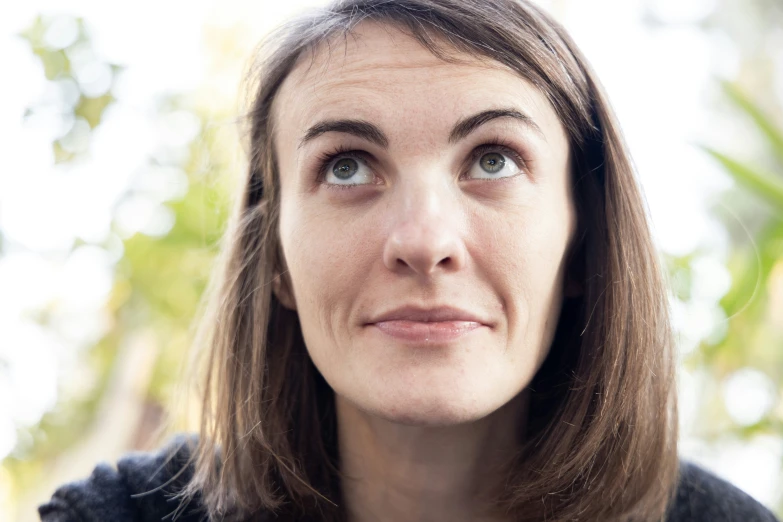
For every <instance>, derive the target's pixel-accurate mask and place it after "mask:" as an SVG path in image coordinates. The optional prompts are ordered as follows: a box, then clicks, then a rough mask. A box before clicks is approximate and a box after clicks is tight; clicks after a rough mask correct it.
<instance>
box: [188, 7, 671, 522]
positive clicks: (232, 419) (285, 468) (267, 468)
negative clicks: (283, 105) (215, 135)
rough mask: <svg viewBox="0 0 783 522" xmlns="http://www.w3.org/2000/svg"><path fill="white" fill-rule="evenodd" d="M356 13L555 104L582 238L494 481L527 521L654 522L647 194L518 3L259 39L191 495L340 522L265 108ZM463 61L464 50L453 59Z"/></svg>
mask: <svg viewBox="0 0 783 522" xmlns="http://www.w3.org/2000/svg"><path fill="white" fill-rule="evenodd" d="M362 21H372V22H375V23H381V24H388V25H389V26H393V27H395V28H397V29H400V30H402V31H404V32H406V33H407V34H409V35H410V36H412V37H413V38H415V39H416V40H418V41H419V42H420V43H421V44H422V45H423V46H424V47H426V48H427V49H429V50H430V51H431V52H432V53H433V54H435V55H436V56H438V57H439V58H442V59H443V60H453V59H456V58H458V56H459V55H460V54H461V53H467V54H469V55H471V56H473V57H479V58H481V59H485V60H494V61H496V62H500V63H501V64H503V65H505V66H507V67H509V68H510V69H512V70H513V71H515V72H517V73H518V74H519V75H520V77H522V78H525V79H526V80H528V81H530V82H532V84H533V85H535V86H536V87H537V88H538V89H539V90H540V91H541V92H542V93H543V94H544V95H545V96H546V98H547V99H548V101H549V103H551V105H552V107H553V108H554V110H555V112H556V113H557V115H558V116H559V118H560V120H561V122H562V123H563V125H564V127H565V129H566V132H567V134H568V137H569V142H570V154H571V182H572V183H573V189H574V190H573V193H574V195H575V196H574V197H575V204H576V208H577V223H578V225H577V226H578V235H577V236H576V243H575V245H574V247H573V248H572V250H571V254H570V256H569V261H568V262H569V265H570V267H569V273H571V274H572V277H576V278H577V280H578V282H579V284H580V285H581V290H582V291H581V293H580V295H579V296H578V297H575V298H568V299H565V301H564V304H563V307H562V310H561V313H560V318H559V323H558V328H557V332H556V334H555V338H554V341H553V344H552V346H551V349H550V352H549V355H548V357H547V359H546V360H545V362H544V363H543V365H542V367H541V368H540V370H539V371H538V373H537V374H536V375H535V377H534V378H533V381H532V382H531V383H530V385H529V387H530V389H531V404H530V410H529V420H528V432H527V433H526V435H525V440H524V441H521V442H522V444H523V446H522V447H523V450H522V451H521V452H520V453H519V454H515V455H509V466H508V473H507V476H504V477H501V480H499V481H498V484H499V485H502V488H501V490H499V491H497V492H496V493H497V495H496V500H497V502H496V507H497V509H498V512H499V513H503V514H506V515H507V516H509V517H510V518H513V519H514V520H519V521H530V522H533V521H535V522H539V521H544V520H547V521H553V522H555V521H574V520H580V521H602V522H603V521H614V520H618V521H620V520H622V521H631V520H632V521H652V520H662V519H663V518H664V516H665V513H666V509H667V506H668V504H669V503H670V502H671V499H672V494H673V491H674V489H675V486H676V483H677V478H678V456H677V409H676V396H675V384H674V356H673V341H672V334H671V330H670V323H669V318H668V300H667V293H666V289H665V285H664V277H663V274H662V272H661V266H660V264H659V260H658V256H657V253H656V250H655V248H654V246H653V243H652V241H651V234H650V230H649V226H648V222H647V217H646V211H645V204H644V201H643V198H642V195H641V191H640V188H639V186H638V184H637V181H636V179H635V175H634V171H633V167H632V163H631V160H630V157H629V154H628V151H627V149H626V146H625V144H624V142H623V138H622V136H621V133H620V130H619V128H618V124H617V121H616V119H615V116H614V115H613V113H612V110H611V108H610V106H609V104H608V102H607V99H606V96H605V94H604V93H603V91H602V88H601V87H600V85H599V83H598V80H597V79H596V77H595V74H594V73H593V71H592V70H591V69H590V67H589V66H588V64H587V62H586V60H585V58H584V57H583V56H582V54H581V53H580V51H579V50H578V49H577V48H576V46H575V44H574V42H573V41H572V40H571V38H570V37H569V36H568V34H567V33H566V31H565V30H564V29H563V28H562V27H561V26H560V25H559V24H558V23H557V22H555V21H554V20H553V19H552V18H551V17H550V16H548V15H547V14H546V13H544V12H543V11H541V10H540V9H539V8H537V7H536V6H534V5H532V4H530V3H529V2H528V1H527V0H340V1H337V2H335V3H333V4H331V5H330V6H329V7H327V8H325V9H323V10H320V11H316V12H314V13H312V14H309V15H307V16H303V17H300V18H297V19H296V20H294V21H292V22H291V23H289V24H287V25H285V26H284V27H283V28H282V29H280V30H279V31H278V32H277V33H275V34H274V35H273V36H272V37H270V38H269V39H268V40H267V43H266V44H265V47H264V48H263V49H264V53H263V57H262V58H260V59H259V61H258V62H257V67H255V68H254V69H253V73H252V77H251V80H252V82H253V87H252V91H251V98H250V103H251V105H250V106H249V108H248V109H249V111H248V113H247V122H248V125H249V127H248V131H249V132H248V139H249V144H248V147H249V148H248V150H249V169H248V172H247V176H246V178H245V180H244V182H243V184H242V189H241V190H242V192H241V197H240V198H239V201H238V205H237V208H236V211H235V214H234V216H233V220H232V222H231V225H230V228H229V231H228V233H227V235H226V239H225V241H226V242H225V244H224V250H223V254H224V257H223V262H222V264H221V265H220V266H221V268H220V272H219V276H218V277H217V278H216V279H215V281H214V285H213V287H212V292H211V293H210V294H209V297H208V302H209V306H208V307H207V314H206V317H205V318H204V319H203V325H205V329H204V330H203V333H204V335H202V336H201V340H202V341H204V342H205V346H206V348H207V355H208V356H207V359H206V363H207V366H206V372H207V373H206V376H205V377H206V387H205V396H204V402H203V417H202V426H201V436H200V438H199V442H198V447H197V448H196V450H195V453H194V462H195V474H194V476H193V479H192V480H191V481H190V485H189V489H188V492H189V493H190V494H193V495H198V496H199V497H200V498H201V500H202V502H203V503H204V505H205V507H206V509H207V510H208V512H209V514H210V515H211V516H212V517H213V518H214V519H220V518H221V517H226V518H234V517H233V516H232V515H237V516H238V517H239V518H245V519H252V518H254V517H256V516H258V515H259V514H260V513H262V512H269V511H274V512H275V514H276V515H277V517H278V518H277V519H278V520H324V521H338V520H345V518H346V514H345V510H344V509H343V507H342V498H341V490H340V482H341V481H340V470H339V455H338V453H337V440H336V438H337V435H336V426H335V411H334V392H333V391H332V390H331V389H330V388H329V386H328V385H327V384H326V382H325V381H324V379H323V377H322V376H321V375H320V373H319V372H318V370H317V369H316V368H315V366H314V365H313V363H312V361H311V359H310V357H309V355H308V353H307V349H306V347H305V344H304V341H303V339H302V334H301V330H300V325H299V320H298V316H297V314H296V312H294V311H291V310H289V309H287V308H285V307H284V306H283V305H282V304H281V302H280V301H279V300H278V298H277V297H276V293H275V292H274V291H273V290H274V289H275V288H282V287H284V286H285V285H290V282H289V281H288V280H287V275H286V265H285V259H284V258H283V256H282V253H281V249H280V242H279V238H278V216H279V208H280V192H279V173H278V169H277V162H276V160H275V154H274V147H273V128H274V121H273V118H272V105H273V101H274V99H275V96H276V93H277V91H278V89H279V88H280V85H281V84H282V82H283V81H284V80H285V78H286V77H287V76H288V74H289V73H290V72H291V70H292V68H293V67H294V66H295V64H296V63H298V61H299V60H300V58H303V59H306V58H304V57H306V56H307V54H308V53H310V52H312V51H313V50H314V49H315V48H316V47H319V46H323V45H327V46H330V47H331V46H334V45H336V44H339V42H340V40H341V39H345V38H348V37H350V35H351V32H352V30H353V29H354V28H355V27H356V26H357V24H359V23H361V22H362ZM462 55H463V56H464V54H462Z"/></svg>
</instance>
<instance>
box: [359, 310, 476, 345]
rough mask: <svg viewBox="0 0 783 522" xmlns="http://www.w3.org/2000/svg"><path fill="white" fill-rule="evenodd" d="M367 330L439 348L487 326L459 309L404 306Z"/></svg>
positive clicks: (374, 321) (377, 320) (376, 319)
mask: <svg viewBox="0 0 783 522" xmlns="http://www.w3.org/2000/svg"><path fill="white" fill-rule="evenodd" d="M367 326H370V327H373V329H376V330H377V331H379V332H380V333H382V334H384V335H386V336H389V337H393V338H395V339H396V340H399V341H403V342H409V343H416V344H442V343H448V342H451V341H456V340H458V339H460V338H461V337H463V336H465V335H468V334H470V333H471V332H474V331H476V330H478V329H481V328H483V327H487V326H488V324H487V323H486V321H485V320H482V319H481V318H479V317H478V316H477V315H476V314H473V313H471V312H468V311H466V310H461V309H459V308H453V307H449V306H440V307H436V308H419V307H412V306H405V307H401V308H396V309H394V310H390V311H388V312H385V313H383V314H381V315H379V316H378V317H377V318H375V319H373V320H372V321H371V322H369V323H367Z"/></svg>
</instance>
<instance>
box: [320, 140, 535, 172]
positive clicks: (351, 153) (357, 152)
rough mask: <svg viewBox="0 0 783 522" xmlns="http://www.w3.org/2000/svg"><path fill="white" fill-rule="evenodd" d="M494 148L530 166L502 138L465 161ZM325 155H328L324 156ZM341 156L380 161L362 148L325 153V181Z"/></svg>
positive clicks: (478, 147) (479, 147)
mask: <svg viewBox="0 0 783 522" xmlns="http://www.w3.org/2000/svg"><path fill="white" fill-rule="evenodd" d="M492 150H495V151H500V152H502V153H504V154H505V155H507V156H511V159H512V161H514V163H515V164H517V167H518V168H520V169H523V170H524V169H527V168H528V161H527V159H526V156H525V155H523V154H522V153H521V152H519V151H517V150H516V148H515V147H513V146H512V145H511V144H507V143H505V140H502V139H495V140H490V141H486V142H484V143H480V144H479V145H476V146H475V147H473V148H472V149H471V150H470V152H469V153H468V156H467V158H466V161H465V165H466V166H467V165H468V164H470V163H471V162H473V161H476V159H478V158H479V157H480V156H481V154H486V153H488V152H490V151H492ZM324 156H327V157H326V158H324ZM341 158H356V159H358V160H360V161H364V162H365V163H368V164H369V165H368V166H369V167H370V168H372V163H373V162H377V161H378V160H377V159H376V158H375V157H374V156H373V154H371V153H370V152H367V151H366V150H362V149H349V150H344V151H336V152H333V153H325V154H322V155H321V159H320V160H319V161H320V162H321V163H320V164H319V165H318V168H319V174H318V175H319V179H321V180H322V181H323V179H324V178H325V177H326V176H327V175H328V169H329V165H331V164H332V163H334V162H335V161H337V160H339V159H341Z"/></svg>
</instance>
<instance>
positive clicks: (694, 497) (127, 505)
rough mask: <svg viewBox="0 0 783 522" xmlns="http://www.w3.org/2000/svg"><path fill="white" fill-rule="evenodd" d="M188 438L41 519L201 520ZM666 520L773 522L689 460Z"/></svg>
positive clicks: (75, 493) (59, 502)
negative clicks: (188, 497) (188, 488)
mask: <svg viewBox="0 0 783 522" xmlns="http://www.w3.org/2000/svg"><path fill="white" fill-rule="evenodd" d="M194 442H195V438H194V437H193V436H190V437H188V436H184V435H180V436H177V437H175V438H174V439H172V440H171V441H170V442H169V443H168V444H167V445H166V446H165V447H164V448H163V449H162V450H160V451H158V452H155V453H135V454H130V455H128V456H126V457H124V458H123V459H121V460H120V461H119V462H118V464H117V468H116V469H114V468H113V467H111V466H109V465H108V464H100V465H98V466H97V467H96V468H95V470H94V471H93V473H92V475H91V476H90V477H89V478H87V479H85V480H81V481H78V482H73V483H70V484H66V485H64V486H62V487H60V488H59V489H57V491H55V493H54V495H53V496H52V499H51V500H50V501H49V502H48V503H46V504H43V505H42V506H40V507H39V508H38V512H39V514H40V516H41V520H42V521H43V522H161V521H165V522H174V521H176V522H204V521H206V520H207V517H206V513H205V511H204V510H203V508H202V507H201V505H200V501H199V499H198V498H194V499H193V500H192V501H191V502H190V503H189V504H187V505H181V504H182V503H181V499H180V498H179V497H177V495H176V493H177V492H178V491H181V489H182V488H183V487H184V485H185V484H187V482H188V481H189V480H190V478H191V476H192V472H193V470H192V466H187V465H186V464H187V462H188V459H189V458H190V447H191V443H194ZM667 522H778V520H777V519H776V518H775V516H774V515H773V514H772V513H771V512H770V511H769V510H768V509H767V508H765V507H764V506H762V505H761V504H760V503H758V502H757V501H756V500H754V499H753V498H751V497H750V496H749V495H747V494H745V493H744V492H742V491H741V490H739V489H738V488H736V487H735V486H733V485H731V484H730V483H728V482H726V481H725V480H722V479H720V478H718V477H716V476H715V475H713V474H712V473H710V472H708V471H706V470H704V469H702V468H700V467H699V466H697V465H695V464H693V463H690V462H684V461H683V462H681V463H680V483H679V486H678V488H677V496H676V498H675V501H674V502H673V503H672V504H671V506H670V507H669V512H668V517H667Z"/></svg>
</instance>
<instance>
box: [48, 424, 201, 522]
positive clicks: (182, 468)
mask: <svg viewBox="0 0 783 522" xmlns="http://www.w3.org/2000/svg"><path fill="white" fill-rule="evenodd" d="M195 442H196V438H195V437H194V436H187V435H179V436H177V437H174V438H173V439H172V440H170V441H169V442H168V444H166V445H165V446H164V447H163V448H162V449H160V450H159V451H156V452H151V453H131V454H129V455H126V456H125V457H123V458H122V459H120V461H119V462H118V463H117V467H116V468H114V467H112V466H110V465H108V464H99V465H98V466H96V467H95V469H94V470H93V472H92V474H91V475H90V476H89V477H88V478H86V479H84V480H79V481H76V482H72V483H69V484H65V485H64V486H61V487H60V488H58V489H57V491H55V493H54V495H53V496H52V498H51V500H50V501H49V502H47V503H46V504H43V505H41V506H40V507H39V508H38V512H39V514H40V516H41V520H43V521H44V522H72V521H73V522H75V521H79V522H82V521H83V522H92V521H96V522H97V521H107V520H109V521H112V522H152V521H155V522H157V521H160V520H161V519H163V518H164V517H168V518H166V520H169V519H170V518H171V517H172V516H173V513H175V512H179V513H180V514H179V515H178V516H177V518H176V520H178V521H179V522H190V521H196V520H199V521H200V520H203V519H204V513H203V511H201V510H200V509H198V507H199V506H198V505H192V504H193V502H191V504H188V505H185V506H181V505H180V504H181V502H180V497H178V496H177V493H179V492H181V491H182V488H183V487H184V486H185V485H186V484H187V483H188V481H189V480H190V478H191V477H192V475H193V467H192V465H190V456H191V451H192V448H193V446H194V444H195Z"/></svg>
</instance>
